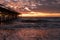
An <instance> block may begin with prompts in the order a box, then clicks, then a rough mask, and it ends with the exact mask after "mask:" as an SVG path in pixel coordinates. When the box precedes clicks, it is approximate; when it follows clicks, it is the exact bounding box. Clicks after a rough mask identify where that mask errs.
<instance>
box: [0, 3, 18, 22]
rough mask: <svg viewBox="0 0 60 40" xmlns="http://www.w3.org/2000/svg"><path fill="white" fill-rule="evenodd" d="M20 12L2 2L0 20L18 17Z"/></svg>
mask: <svg viewBox="0 0 60 40" xmlns="http://www.w3.org/2000/svg"><path fill="white" fill-rule="evenodd" d="M18 14H19V13H18V12H16V11H15V10H13V9H11V8H8V7H6V6H4V5H2V4H0V22H4V21H9V20H13V19H16V18H17V15H18Z"/></svg>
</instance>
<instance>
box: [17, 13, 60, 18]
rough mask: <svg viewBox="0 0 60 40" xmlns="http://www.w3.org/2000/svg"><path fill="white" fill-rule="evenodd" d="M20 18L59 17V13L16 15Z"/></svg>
mask: <svg viewBox="0 0 60 40" xmlns="http://www.w3.org/2000/svg"><path fill="white" fill-rule="evenodd" d="M18 16H20V17H60V13H42V12H28V13H27V14H24V13H23V14H21V15H18Z"/></svg>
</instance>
